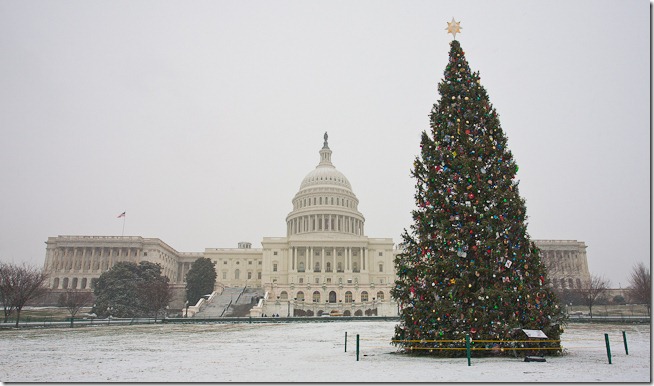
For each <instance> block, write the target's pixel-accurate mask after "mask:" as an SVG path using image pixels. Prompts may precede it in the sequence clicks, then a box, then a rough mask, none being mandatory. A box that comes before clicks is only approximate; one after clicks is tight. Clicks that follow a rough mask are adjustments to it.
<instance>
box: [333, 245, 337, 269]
mask: <svg viewBox="0 0 654 386" xmlns="http://www.w3.org/2000/svg"><path fill="white" fill-rule="evenodd" d="M332 272H336V247H332Z"/></svg>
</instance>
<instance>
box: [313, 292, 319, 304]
mask: <svg viewBox="0 0 654 386" xmlns="http://www.w3.org/2000/svg"><path fill="white" fill-rule="evenodd" d="M313 302H314V303H320V292H318V291H313Z"/></svg>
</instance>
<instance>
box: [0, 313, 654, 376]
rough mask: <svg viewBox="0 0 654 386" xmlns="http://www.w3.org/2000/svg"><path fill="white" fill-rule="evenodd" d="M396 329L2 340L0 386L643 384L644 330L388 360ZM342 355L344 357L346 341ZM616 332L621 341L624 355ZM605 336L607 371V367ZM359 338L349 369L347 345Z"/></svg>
mask: <svg viewBox="0 0 654 386" xmlns="http://www.w3.org/2000/svg"><path fill="white" fill-rule="evenodd" d="M395 324H396V323H395V322H369V321H360V322H336V321H332V322H327V321H326V322H324V323H288V324H283V323H267V324H246V323H243V324H185V325H181V324H166V325H161V324H157V325H134V326H96V327H81V328H74V329H66V328H52V329H20V330H4V331H0V339H1V340H2V349H1V350H2V355H1V356H0V381H4V382H146V381H149V382H597V381H600V382H650V381H651V378H650V326H649V325H642V324H640V325H637V324H631V325H615V324H570V325H569V326H568V327H567V328H566V331H565V333H564V334H563V336H562V340H563V345H564V347H566V349H567V355H564V356H560V357H548V358H547V362H544V363H541V362H524V361H523V360H522V359H516V358H512V357H511V358H509V357H503V358H474V353H473V358H472V366H470V367H468V365H467V361H466V359H465V358H454V359H441V358H427V357H411V356H406V355H400V354H396V353H394V352H395V351H396V349H395V348H394V347H393V346H391V345H390V344H389V340H390V338H391V336H392V334H393V328H394V326H395ZM346 331H347V333H348V350H347V352H344V335H345V332H346ZM622 331H626V333H627V342H628V347H629V355H626V354H625V350H624V345H623V342H622ZM604 333H608V334H609V338H610V342H611V351H612V354H613V357H612V361H613V364H609V363H608V358H607V355H606V346H605V342H604ZM356 334H359V335H360V346H361V349H360V356H359V361H358V362H357V361H356V354H355V336H356Z"/></svg>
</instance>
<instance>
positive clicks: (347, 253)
mask: <svg viewBox="0 0 654 386" xmlns="http://www.w3.org/2000/svg"><path fill="white" fill-rule="evenodd" d="M350 260H352V248H350V247H345V272H350Z"/></svg>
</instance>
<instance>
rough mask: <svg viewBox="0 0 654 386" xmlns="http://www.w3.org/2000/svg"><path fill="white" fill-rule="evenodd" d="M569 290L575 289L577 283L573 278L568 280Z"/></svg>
mask: <svg viewBox="0 0 654 386" xmlns="http://www.w3.org/2000/svg"><path fill="white" fill-rule="evenodd" d="M568 288H571V289H572V288H575V282H574V280H572V278H568Z"/></svg>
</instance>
